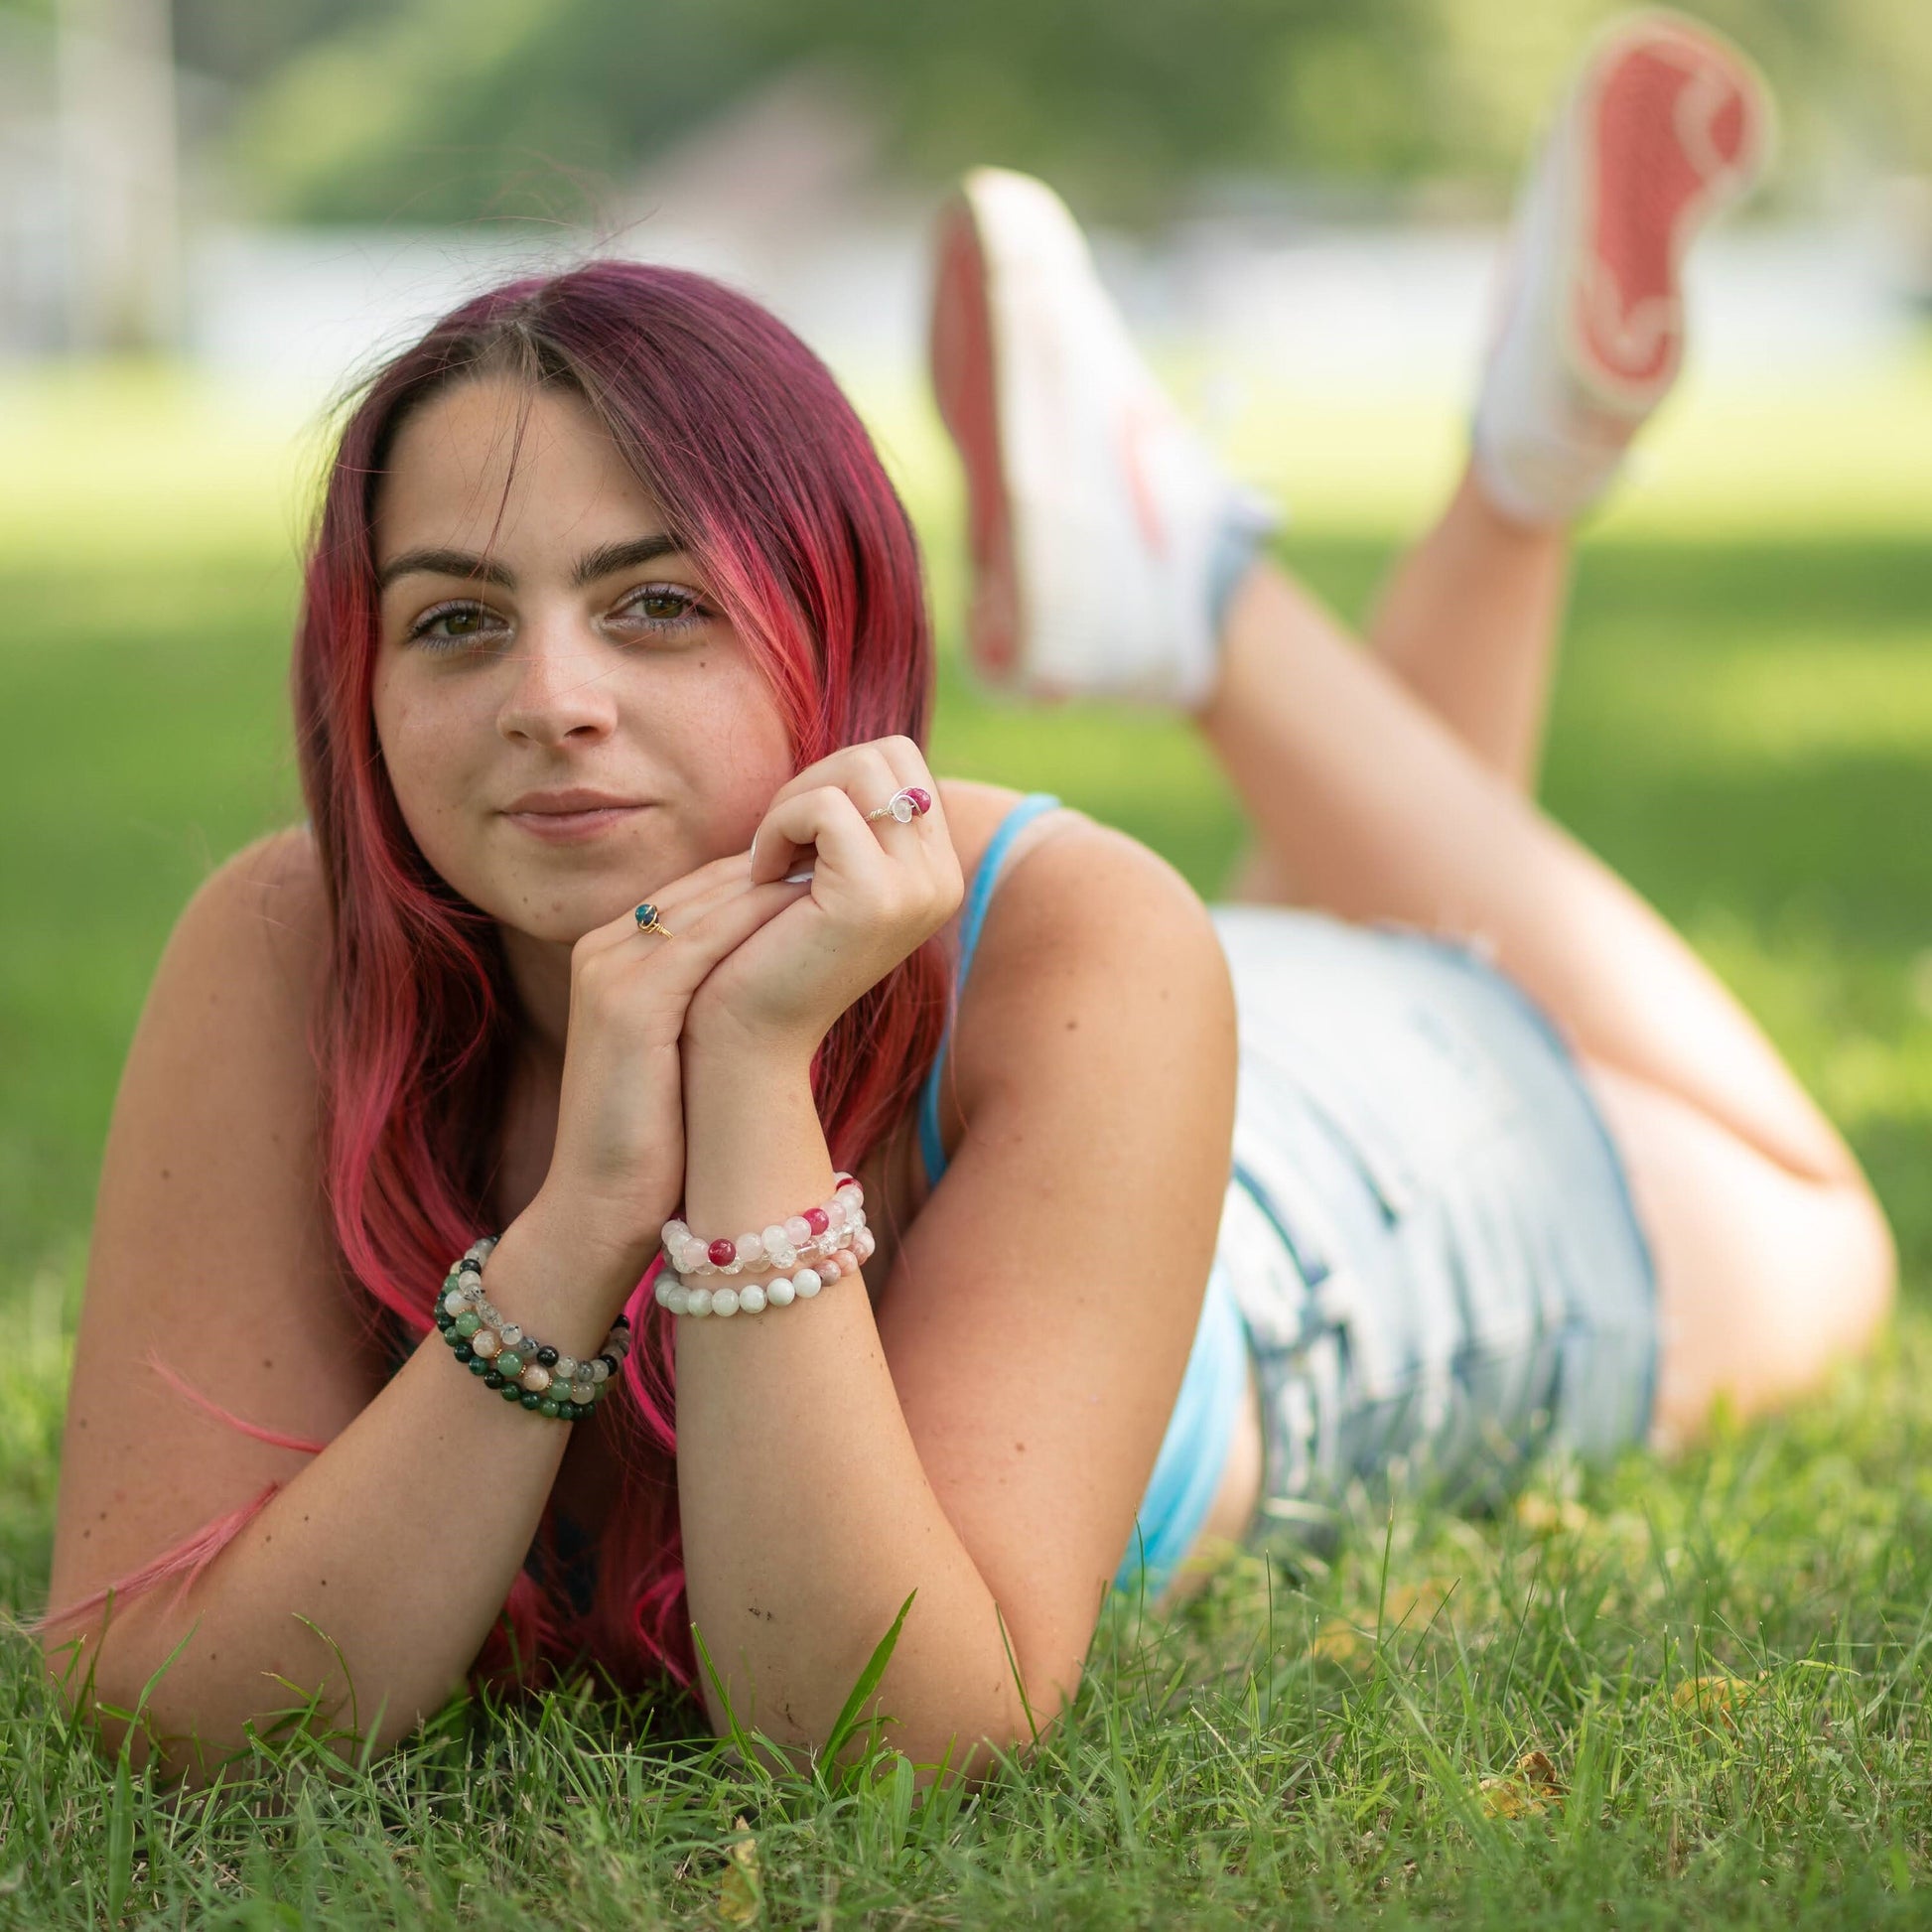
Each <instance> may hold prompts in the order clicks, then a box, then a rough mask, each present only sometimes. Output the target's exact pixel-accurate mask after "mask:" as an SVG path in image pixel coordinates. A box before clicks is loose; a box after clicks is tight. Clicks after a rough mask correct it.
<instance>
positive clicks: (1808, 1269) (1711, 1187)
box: [1585, 1062, 1895, 1447]
mask: <svg viewBox="0 0 1932 1932" xmlns="http://www.w3.org/2000/svg"><path fill="white" fill-rule="evenodd" d="M1585 1074H1586V1078H1587V1081H1588V1083H1589V1086H1590V1089H1591V1091H1592V1093H1593V1094H1594V1095H1595V1097H1596V1100H1597V1104H1598V1107H1599V1109H1600V1111H1601V1112H1602V1115H1603V1117H1604V1120H1605V1121H1606V1123H1607V1125H1608V1127H1609V1130H1610V1134H1611V1138H1612V1139H1613V1140H1614V1141H1615V1143H1616V1145H1617V1149H1618V1152H1619V1153H1620V1154H1621V1156H1622V1158H1623V1165H1624V1169H1625V1172H1626V1173H1627V1174H1628V1176H1629V1179H1630V1185H1631V1190H1632V1193H1633V1194H1634V1196H1635V1199H1636V1205H1637V1212H1638V1216H1639V1218H1640V1220H1641V1221H1642V1223H1643V1227H1644V1231H1645V1234H1646V1235H1647V1236H1648V1238H1649V1242H1650V1247H1651V1253H1652V1257H1653V1259H1654V1261H1655V1264H1656V1272H1657V1293H1658V1323H1659V1336H1658V1341H1659V1361H1658V1385H1657V1402H1656V1412H1655V1417H1654V1422H1653V1440H1654V1441H1656V1442H1657V1443H1658V1444H1659V1445H1660V1446H1663V1447H1669V1446H1672V1445H1675V1444H1677V1443H1680V1442H1682V1441H1684V1440H1685V1439H1686V1438H1688V1437H1690V1436H1692V1435H1694V1434H1695V1433H1696V1432H1697V1430H1698V1429H1699V1428H1700V1427H1701V1426H1702V1425H1703V1424H1704V1422H1705V1421H1706V1420H1707V1419H1708V1418H1709V1416H1710V1413H1711V1410H1712V1407H1713V1405H1714V1403H1716V1402H1717V1401H1718V1400H1719V1399H1720V1398H1723V1399H1725V1400H1726V1401H1727V1402H1728V1403H1729V1404H1730V1405H1731V1407H1732V1408H1733V1409H1734V1410H1736V1411H1737V1412H1738V1413H1739V1414H1741V1415H1754V1414H1758V1413H1760V1412H1762V1411H1764V1410H1767V1409H1770V1408H1773V1407H1775V1406H1777V1405H1778V1404H1779V1403H1781V1402H1785V1401H1788V1400H1789V1399H1790V1398H1792V1397H1794V1396H1797V1395H1800V1394H1802V1393H1804V1392H1805V1391H1806V1390H1808V1389H1811V1388H1813V1387H1815V1386H1817V1384H1818V1383H1819V1381H1820V1380H1821V1379H1822V1378H1823V1376H1824V1375H1825V1373H1826V1372H1827V1371H1828V1369H1829V1368H1830V1367H1831V1365H1832V1364H1833V1363H1834V1362H1835V1361H1837V1360H1840V1359H1842V1358H1843V1357H1845V1356H1848V1355H1851V1354H1855V1353H1857V1352H1858V1351H1860V1350H1861V1349H1863V1347H1865V1346H1866V1344H1867V1343H1868V1342H1869V1341H1870V1339H1871V1337H1872V1335H1873V1334H1874V1333H1875V1332H1876V1330H1877V1328H1878V1326H1879V1325H1880V1323H1881V1322H1882V1321H1883V1319H1884V1316H1885V1313H1886V1311H1887V1310H1888V1308H1889V1306H1890V1303H1891V1299H1892V1293H1893V1281H1894V1276H1895V1258H1894V1253H1893V1247H1892V1240H1891V1234H1890V1230H1889V1228H1888V1227H1887V1226H1886V1223H1885V1218H1884V1215H1883V1213H1882V1211H1881V1210H1880V1209H1879V1207H1878V1205H1877V1202H1876V1201H1875V1200H1874V1199H1873V1198H1872V1196H1871V1194H1870V1192H1869V1191H1868V1189H1867V1188H1866V1187H1865V1186H1864V1185H1863V1182H1862V1181H1861V1180H1859V1179H1858V1178H1856V1177H1854V1178H1849V1179H1844V1180H1821V1179H1817V1178H1813V1177H1810V1176H1807V1175H1804V1174H1799V1173H1793V1172H1792V1171H1791V1170H1790V1169H1789V1168H1786V1167H1784V1166H1782V1165H1781V1164H1779V1163H1778V1162H1776V1161H1773V1160H1771V1159H1770V1158H1769V1157H1768V1156H1766V1155H1764V1154H1762V1153H1760V1152H1759V1151H1758V1150H1757V1149H1756V1148H1754V1147H1752V1146H1751V1145H1749V1144H1748V1143H1747V1142H1745V1141H1743V1140H1741V1139H1739V1138H1738V1136H1736V1135H1735V1134H1732V1133H1730V1132H1729V1131H1728V1130H1727V1129H1725V1127H1724V1126H1722V1125H1721V1124H1719V1123H1718V1122H1716V1121H1714V1120H1712V1119H1711V1117H1710V1116H1709V1115H1708V1114H1704V1113H1702V1112H1700V1111H1699V1110H1698V1109H1697V1108H1696V1107H1694V1106H1692V1105H1691V1104H1690V1103H1689V1102H1687V1101H1685V1100H1683V1099H1681V1098H1679V1097H1678V1096H1677V1095H1675V1094H1673V1093H1669V1092H1666V1091H1665V1090H1663V1089H1661V1088H1659V1087H1656V1086H1653V1085H1651V1084H1650V1083H1649V1082H1647V1081H1644V1080H1640V1079H1637V1078H1634V1077H1633V1076H1631V1075H1629V1074H1627V1073H1623V1072H1620V1071H1618V1070H1617V1069H1615V1068H1612V1067H1608V1066H1605V1065H1602V1064H1600V1063H1597V1062H1586V1064H1585Z"/></svg>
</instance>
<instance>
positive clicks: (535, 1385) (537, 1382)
mask: <svg viewBox="0 0 1932 1932" xmlns="http://www.w3.org/2000/svg"><path fill="white" fill-rule="evenodd" d="M516 1379H517V1380H518V1381H519V1382H521V1383H522V1384H523V1386H524V1387H525V1388H526V1389H528V1390H529V1391H530V1393H531V1394H532V1395H541V1394H542V1393H543V1392H544V1390H545V1389H547V1388H548V1387H549V1386H550V1371H549V1370H548V1369H547V1368H545V1367H544V1365H543V1364H542V1363H541V1362H532V1363H531V1364H530V1366H529V1367H528V1368H526V1369H525V1370H524V1371H523V1373H522V1374H521V1375H519V1376H518V1377H517V1378H516Z"/></svg>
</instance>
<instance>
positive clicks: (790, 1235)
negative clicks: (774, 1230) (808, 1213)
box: [785, 1214, 812, 1248]
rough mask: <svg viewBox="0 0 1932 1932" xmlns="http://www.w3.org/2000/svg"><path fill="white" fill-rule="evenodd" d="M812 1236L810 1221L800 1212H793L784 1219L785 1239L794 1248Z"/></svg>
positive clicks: (799, 1246)
mask: <svg viewBox="0 0 1932 1932" xmlns="http://www.w3.org/2000/svg"><path fill="white" fill-rule="evenodd" d="M811 1238H812V1230H811V1225H810V1223H809V1222H808V1221H807V1220H806V1219H805V1217H804V1215H802V1214H793V1215H791V1216H789V1217H788V1218H787V1219H786V1221H785V1239H786V1240H787V1241H789V1242H790V1243H791V1245H792V1246H793V1247H794V1248H801V1247H803V1246H804V1245H805V1243H806V1242H807V1241H809V1240H810V1239H811Z"/></svg>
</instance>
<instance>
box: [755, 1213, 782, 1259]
mask: <svg viewBox="0 0 1932 1932" xmlns="http://www.w3.org/2000/svg"><path fill="white" fill-rule="evenodd" d="M759 1240H760V1241H762V1242H763V1243H764V1252H765V1254H766V1256H767V1257H768V1256H771V1255H775V1254H776V1253H777V1252H778V1250H779V1249H780V1248H783V1247H786V1246H788V1245H789V1243H788V1242H787V1241H786V1238H785V1231H784V1227H783V1225H782V1223H780V1222H777V1221H773V1222H772V1223H771V1225H770V1226H769V1227H768V1228H766V1229H765V1230H764V1231H763V1233H762V1234H760V1235H759Z"/></svg>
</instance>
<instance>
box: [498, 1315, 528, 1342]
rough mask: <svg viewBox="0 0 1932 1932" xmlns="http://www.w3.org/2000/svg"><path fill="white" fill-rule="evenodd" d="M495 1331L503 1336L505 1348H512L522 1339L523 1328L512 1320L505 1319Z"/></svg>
mask: <svg viewBox="0 0 1932 1932" xmlns="http://www.w3.org/2000/svg"><path fill="white" fill-rule="evenodd" d="M496 1332H497V1333H498V1334H500V1335H501V1336H502V1337H503V1346H504V1347H505V1348H514V1347H515V1346H516V1345H517V1343H518V1342H520V1341H521V1340H522V1339H523V1330H522V1329H521V1328H519V1327H518V1326H517V1325H516V1323H515V1322H514V1321H505V1322H504V1323H503V1325H502V1326H501V1327H500V1328H499V1329H497V1331H496Z"/></svg>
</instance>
